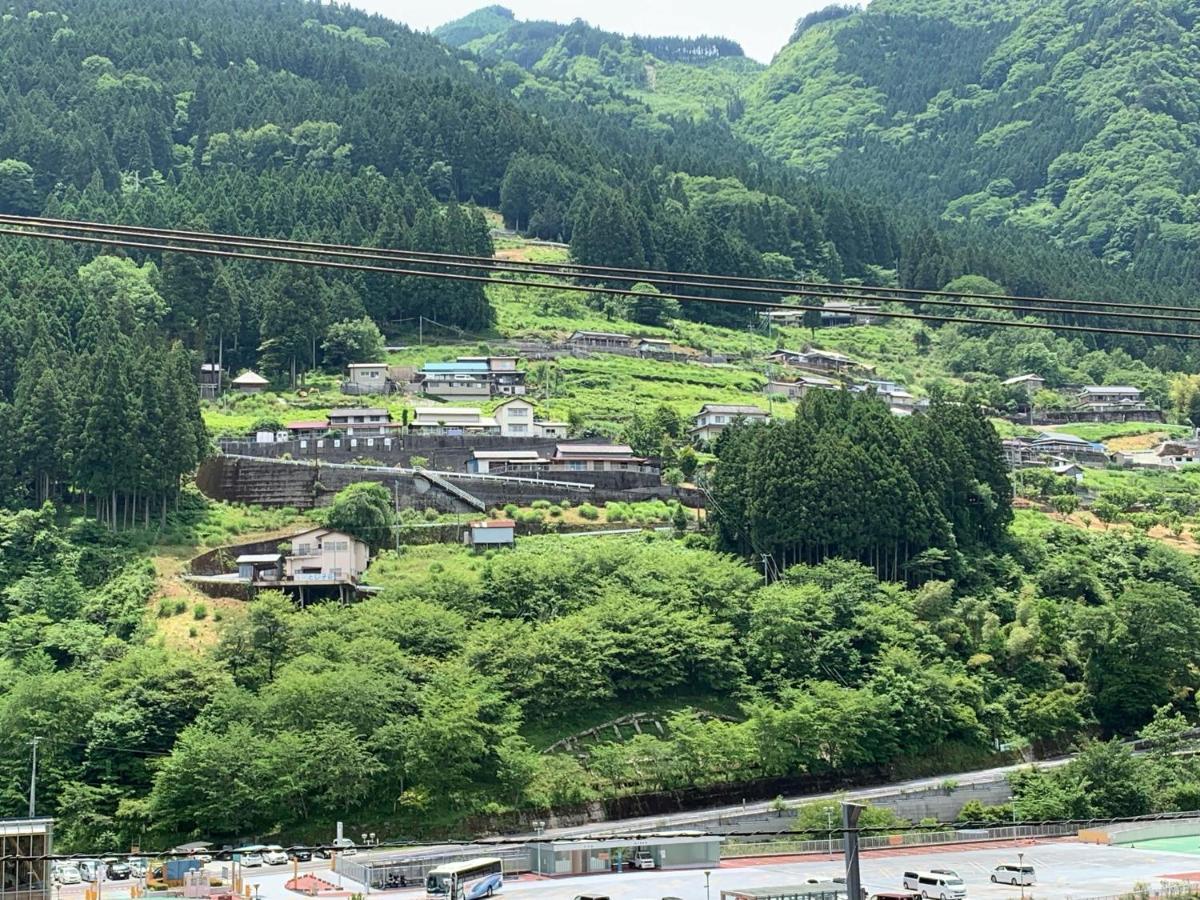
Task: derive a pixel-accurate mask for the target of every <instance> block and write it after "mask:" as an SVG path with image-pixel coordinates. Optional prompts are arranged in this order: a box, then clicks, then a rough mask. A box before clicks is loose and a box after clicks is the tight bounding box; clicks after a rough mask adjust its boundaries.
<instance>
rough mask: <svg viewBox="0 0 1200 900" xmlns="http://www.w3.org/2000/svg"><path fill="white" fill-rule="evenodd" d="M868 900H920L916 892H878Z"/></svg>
mask: <svg viewBox="0 0 1200 900" xmlns="http://www.w3.org/2000/svg"><path fill="white" fill-rule="evenodd" d="M869 900H921V895H920V894H918V893H917V892H916V891H880V892H879V893H878V894H872V895H871V896H870V898H869Z"/></svg>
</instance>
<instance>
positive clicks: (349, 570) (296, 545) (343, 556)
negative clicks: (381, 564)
mask: <svg viewBox="0 0 1200 900" xmlns="http://www.w3.org/2000/svg"><path fill="white" fill-rule="evenodd" d="M290 540H291V545H292V548H291V551H290V552H289V553H287V554H286V555H285V556H284V558H283V579H284V580H285V581H291V582H296V583H304V582H318V583H319V582H324V583H327V584H338V583H351V584H353V583H355V582H357V581H358V580H359V579H360V578H361V577H362V575H363V573H364V572H366V571H367V564H368V563H369V562H370V559H371V554H370V551H369V550H368V548H367V545H366V544H364V543H363V542H362V541H360V540H356V539H355V538H353V537H351V536H350V535H348V534H346V533H344V532H341V531H332V530H330V529H328V528H310V529H309V530H308V531H302V532H300V533H299V534H294V535H292V537H291V539H290Z"/></svg>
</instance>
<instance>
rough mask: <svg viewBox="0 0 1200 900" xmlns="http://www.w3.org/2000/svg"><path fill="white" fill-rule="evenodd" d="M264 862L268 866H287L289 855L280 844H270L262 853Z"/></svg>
mask: <svg viewBox="0 0 1200 900" xmlns="http://www.w3.org/2000/svg"><path fill="white" fill-rule="evenodd" d="M262 861H263V864H264V865H268V866H286V865H287V861H288V855H287V852H286V851H285V850H284V849H283V848H282V847H280V846H279V845H278V844H268V845H267V848H266V849H265V850H263V852H262Z"/></svg>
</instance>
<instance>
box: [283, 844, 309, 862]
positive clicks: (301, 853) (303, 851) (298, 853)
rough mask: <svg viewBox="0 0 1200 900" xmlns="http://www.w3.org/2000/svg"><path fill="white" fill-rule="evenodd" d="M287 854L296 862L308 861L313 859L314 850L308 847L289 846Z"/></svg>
mask: <svg viewBox="0 0 1200 900" xmlns="http://www.w3.org/2000/svg"><path fill="white" fill-rule="evenodd" d="M287 856H288V859H292V860H295V861H296V862H308V861H309V860H310V859H312V851H311V850H309V849H308V848H307V847H288V852H287Z"/></svg>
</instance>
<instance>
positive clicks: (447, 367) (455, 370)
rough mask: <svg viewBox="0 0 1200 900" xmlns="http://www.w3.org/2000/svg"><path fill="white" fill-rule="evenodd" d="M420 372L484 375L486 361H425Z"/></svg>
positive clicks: (485, 372) (486, 368) (429, 373)
mask: <svg viewBox="0 0 1200 900" xmlns="http://www.w3.org/2000/svg"><path fill="white" fill-rule="evenodd" d="M421 372H422V373H424V374H426V375H486V374H487V372H488V364H487V363H486V362H439V363H425V365H424V366H422V367H421Z"/></svg>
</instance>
